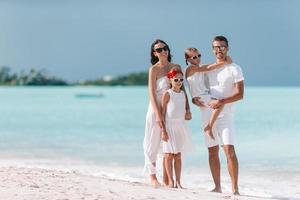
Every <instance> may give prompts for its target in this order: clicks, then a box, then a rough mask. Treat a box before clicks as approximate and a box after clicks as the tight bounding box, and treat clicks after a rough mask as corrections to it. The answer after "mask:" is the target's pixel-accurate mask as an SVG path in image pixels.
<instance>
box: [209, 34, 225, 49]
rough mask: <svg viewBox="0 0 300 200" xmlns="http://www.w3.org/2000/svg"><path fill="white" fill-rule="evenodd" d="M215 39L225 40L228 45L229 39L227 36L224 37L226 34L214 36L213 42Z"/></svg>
mask: <svg viewBox="0 0 300 200" xmlns="http://www.w3.org/2000/svg"><path fill="white" fill-rule="evenodd" d="M214 41H219V42H221V41H224V42H225V43H226V46H227V47H228V40H227V38H226V37H224V36H222V35H219V36H216V37H215V38H214V40H213V42H214Z"/></svg>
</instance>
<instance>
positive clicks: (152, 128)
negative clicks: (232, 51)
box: [143, 39, 191, 187]
mask: <svg viewBox="0 0 300 200" xmlns="http://www.w3.org/2000/svg"><path fill="white" fill-rule="evenodd" d="M150 55H151V64H152V66H151V67H150V69H149V79H148V92H149V99H150V103H149V106H148V112H147V116H146V124H145V137H144V143H143V147H144V155H145V166H144V172H145V173H147V174H148V175H149V176H150V181H151V184H152V185H153V186H154V187H158V186H160V183H159V182H158V180H157V177H156V160H157V155H158V152H159V149H160V144H161V136H160V134H161V129H162V127H163V125H164V121H163V117H162V114H161V104H160V100H161V97H162V94H163V92H165V91H166V90H168V89H169V88H170V84H169V81H168V78H167V76H166V75H167V73H168V71H170V69H171V68H173V67H175V68H178V69H180V66H179V65H177V64H173V63H171V58H172V56H171V50H170V48H169V46H168V45H167V43H165V42H164V41H162V40H160V39H157V40H155V41H154V42H153V43H152V45H151V50H150ZM186 98H187V97H186ZM186 112H187V113H188V115H189V116H190V117H191V113H190V111H189V105H188V104H187V105H186ZM164 169H165V168H164ZM164 183H165V184H168V183H167V179H166V175H165V170H164Z"/></svg>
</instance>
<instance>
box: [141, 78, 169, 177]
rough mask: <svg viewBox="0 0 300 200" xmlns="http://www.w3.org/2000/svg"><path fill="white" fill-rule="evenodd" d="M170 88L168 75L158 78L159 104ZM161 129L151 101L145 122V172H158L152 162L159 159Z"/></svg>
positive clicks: (157, 97)
mask: <svg viewBox="0 0 300 200" xmlns="http://www.w3.org/2000/svg"><path fill="white" fill-rule="evenodd" d="M169 88H170V84H169V79H168V77H167V76H163V77H161V78H159V79H157V80H156V101H157V103H158V106H159V107H160V105H161V103H160V102H161V97H162V95H163V93H164V92H165V91H166V90H168V89H169ZM160 134H161V130H160V127H159V125H158V123H157V122H156V114H155V112H154V109H153V107H152V105H151V102H149V106H148V112H147V116H146V124H145V137H144V143H143V147H144V156H145V166H144V173H147V174H149V175H151V174H156V168H155V166H154V165H153V164H152V163H155V162H156V160H157V155H158V153H159V150H161V135H160Z"/></svg>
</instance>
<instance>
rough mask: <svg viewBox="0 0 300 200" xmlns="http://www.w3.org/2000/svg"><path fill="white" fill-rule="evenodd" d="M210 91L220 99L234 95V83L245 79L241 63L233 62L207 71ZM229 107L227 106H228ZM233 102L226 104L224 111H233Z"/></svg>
mask: <svg viewBox="0 0 300 200" xmlns="http://www.w3.org/2000/svg"><path fill="white" fill-rule="evenodd" d="M207 75H208V79H209V85H210V93H211V95H212V96H215V97H216V98H218V99H223V98H226V97H229V96H231V95H233V93H234V84H235V83H238V82H240V81H243V80H244V76H243V72H242V69H241V67H240V66H239V65H237V64H235V63H231V64H228V65H224V66H223V67H221V68H219V69H216V70H213V71H210V72H207ZM226 107H227V108H226ZM231 107H232V103H229V104H226V106H225V108H224V112H232V108H231Z"/></svg>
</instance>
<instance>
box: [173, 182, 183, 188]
mask: <svg viewBox="0 0 300 200" xmlns="http://www.w3.org/2000/svg"><path fill="white" fill-rule="evenodd" d="M175 187H176V188H179V189H184V187H182V186H181V184H180V182H179V181H176V186H175Z"/></svg>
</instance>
